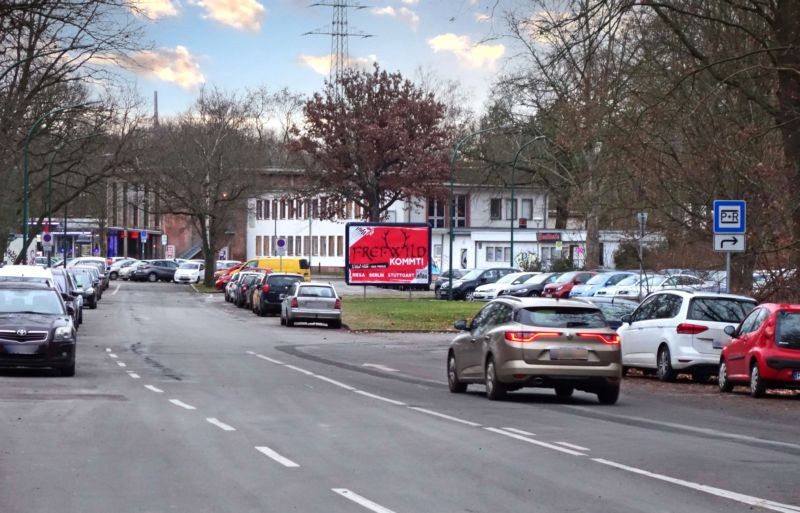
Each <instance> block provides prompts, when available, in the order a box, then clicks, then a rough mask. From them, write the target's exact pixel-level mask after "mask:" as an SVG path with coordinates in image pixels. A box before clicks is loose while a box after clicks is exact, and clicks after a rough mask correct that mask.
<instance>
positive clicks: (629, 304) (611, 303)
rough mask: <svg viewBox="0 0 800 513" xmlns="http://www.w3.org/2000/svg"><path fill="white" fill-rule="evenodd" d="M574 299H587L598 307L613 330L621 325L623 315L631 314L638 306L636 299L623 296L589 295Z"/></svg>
mask: <svg viewBox="0 0 800 513" xmlns="http://www.w3.org/2000/svg"><path fill="white" fill-rule="evenodd" d="M576 299H581V300H583V301H587V302H589V303H591V304H593V305H595V306H596V307H597V308H599V309H600V311H601V312H603V317H605V318H606V320H607V321H608V326H609V327H610V328H611V329H614V330H616V329H619V327H620V326H622V318H623V317H625V316H626V315H631V314H632V313H633V312H634V310H636V307H637V306H639V303H638V302H637V301H634V300H632V299H627V298H624V297H602V296H591V297H584V298H576Z"/></svg>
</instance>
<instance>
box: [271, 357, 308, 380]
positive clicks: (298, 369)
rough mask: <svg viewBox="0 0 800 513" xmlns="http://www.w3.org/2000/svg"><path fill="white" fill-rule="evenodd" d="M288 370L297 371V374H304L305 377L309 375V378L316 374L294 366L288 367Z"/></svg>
mask: <svg viewBox="0 0 800 513" xmlns="http://www.w3.org/2000/svg"><path fill="white" fill-rule="evenodd" d="M264 358H266V356H265V357H264ZM286 368H287V369H292V370H295V371H297V372H302V373H303V374H305V375H307V376H314V373H313V372H311V371H307V370H305V369H301V368H300V367H295V366H294V365H286Z"/></svg>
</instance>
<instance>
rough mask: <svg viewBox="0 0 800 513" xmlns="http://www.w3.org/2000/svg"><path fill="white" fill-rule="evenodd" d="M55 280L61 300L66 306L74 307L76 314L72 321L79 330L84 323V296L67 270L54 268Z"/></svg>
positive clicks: (73, 315)
mask: <svg viewBox="0 0 800 513" xmlns="http://www.w3.org/2000/svg"><path fill="white" fill-rule="evenodd" d="M53 278H54V279H55V282H56V288H57V289H58V291H59V292H60V293H61V299H63V300H64V303H65V304H67V305H70V306H72V310H73V312H74V313H73V314H72V321H73V322H74V323H75V327H76V328H77V327H78V326H80V325H81V324H82V323H83V294H81V292H80V290H79V289H78V286H77V285H76V283H75V280H74V278H73V277H72V275H71V274H70V272H69V271H67V270H66V269H63V268H54V269H53Z"/></svg>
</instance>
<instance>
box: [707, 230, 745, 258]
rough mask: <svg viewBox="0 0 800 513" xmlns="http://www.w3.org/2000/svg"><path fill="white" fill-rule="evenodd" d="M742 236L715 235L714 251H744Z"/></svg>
mask: <svg viewBox="0 0 800 513" xmlns="http://www.w3.org/2000/svg"><path fill="white" fill-rule="evenodd" d="M744 248H745V244H744V235H741V234H731V235H725V234H715V235H714V251H725V252H737V253H738V252H742V251H744Z"/></svg>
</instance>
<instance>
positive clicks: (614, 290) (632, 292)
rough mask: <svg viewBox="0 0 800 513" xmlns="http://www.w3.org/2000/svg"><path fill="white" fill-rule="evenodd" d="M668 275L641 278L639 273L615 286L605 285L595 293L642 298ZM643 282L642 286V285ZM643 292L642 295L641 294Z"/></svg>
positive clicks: (635, 298) (659, 285)
mask: <svg viewBox="0 0 800 513" xmlns="http://www.w3.org/2000/svg"><path fill="white" fill-rule="evenodd" d="M667 278H668V277H667V276H662V275H659V274H656V275H652V274H651V275H649V276H644V278H643V279H642V280H639V276H638V275H634V276H631V277H629V278H625V279H624V280H622V281H621V282H619V283H617V284H616V285H615V286H613V287H603V288H602V289H600V290H598V291H597V292H595V293H594V295H595V296H608V297H624V298H628V299H633V300H640V299H641V298H643V297H644V296H646V295H647V294H649V293H650V292H653V291H654V290H656V289H657V288H659V287H661V285H662V284H663V283H664V282H665V281H666V280H667ZM640 284H641V286H640ZM640 294H641V295H640Z"/></svg>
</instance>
